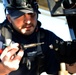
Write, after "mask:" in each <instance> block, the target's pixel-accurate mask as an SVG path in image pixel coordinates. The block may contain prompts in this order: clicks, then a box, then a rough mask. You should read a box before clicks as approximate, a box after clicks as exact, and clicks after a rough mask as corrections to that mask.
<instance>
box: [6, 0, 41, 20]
mask: <svg viewBox="0 0 76 75" xmlns="http://www.w3.org/2000/svg"><path fill="white" fill-rule="evenodd" d="M10 1H12V2H10V4H9V5H8V6H7V7H6V9H7V11H8V14H10V15H11V17H13V18H14V19H16V18H18V17H20V16H22V15H24V14H26V13H34V12H36V13H38V14H40V11H39V10H38V3H37V2H36V1H35V0H10Z"/></svg>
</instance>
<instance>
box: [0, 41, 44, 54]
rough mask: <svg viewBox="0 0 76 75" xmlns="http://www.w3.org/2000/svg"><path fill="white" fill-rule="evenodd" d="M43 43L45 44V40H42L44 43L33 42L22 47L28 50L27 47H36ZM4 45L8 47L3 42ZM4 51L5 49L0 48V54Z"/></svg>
mask: <svg viewBox="0 0 76 75" xmlns="http://www.w3.org/2000/svg"><path fill="white" fill-rule="evenodd" d="M41 44H44V42H42V43H32V44H27V45H21V46H22V48H25V49H24V50H26V49H27V48H32V47H36V46H39V45H41ZM3 46H5V47H7V46H8V45H6V44H3ZM2 52H3V49H0V54H2Z"/></svg>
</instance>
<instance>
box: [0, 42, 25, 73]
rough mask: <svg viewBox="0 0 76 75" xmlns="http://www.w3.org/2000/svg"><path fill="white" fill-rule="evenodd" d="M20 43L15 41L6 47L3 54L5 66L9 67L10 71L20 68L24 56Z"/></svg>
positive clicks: (2, 59)
mask: <svg viewBox="0 0 76 75" xmlns="http://www.w3.org/2000/svg"><path fill="white" fill-rule="evenodd" d="M18 46H19V44H18V43H15V44H12V45H11V46H8V47H6V48H5V49H4V51H3V52H2V54H1V61H2V63H3V65H4V67H5V68H7V69H9V70H10V72H11V71H14V70H17V69H18V68H19V63H20V60H21V58H22V57H23V54H24V52H23V50H20V49H19V47H18Z"/></svg>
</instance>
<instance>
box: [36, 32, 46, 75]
mask: <svg viewBox="0 0 76 75" xmlns="http://www.w3.org/2000/svg"><path fill="white" fill-rule="evenodd" d="M44 37H45V35H44V33H43V32H40V31H39V32H38V35H37V42H38V43H40V40H41V39H42V38H44ZM37 55H39V56H38V70H37V75H40V73H41V72H42V71H43V70H44V67H43V66H44V64H43V58H44V54H43V51H42V47H41V45H39V46H37Z"/></svg>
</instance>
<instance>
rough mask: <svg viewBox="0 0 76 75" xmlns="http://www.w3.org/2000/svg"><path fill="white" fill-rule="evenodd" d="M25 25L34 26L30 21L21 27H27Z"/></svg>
mask: <svg viewBox="0 0 76 75" xmlns="http://www.w3.org/2000/svg"><path fill="white" fill-rule="evenodd" d="M27 26H34V25H33V24H32V23H30V24H27V23H26V24H24V25H23V26H22V28H25V27H27Z"/></svg>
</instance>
